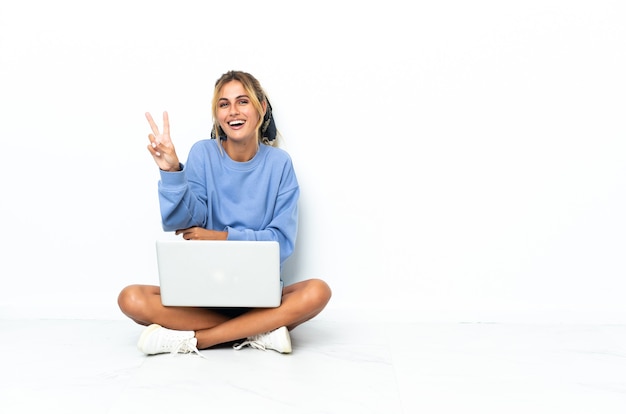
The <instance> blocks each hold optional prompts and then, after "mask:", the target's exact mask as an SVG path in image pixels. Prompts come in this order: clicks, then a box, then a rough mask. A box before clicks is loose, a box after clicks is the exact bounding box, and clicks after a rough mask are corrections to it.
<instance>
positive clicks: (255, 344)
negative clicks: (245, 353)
mask: <svg viewBox="0 0 626 414" xmlns="http://www.w3.org/2000/svg"><path fill="white" fill-rule="evenodd" d="M262 336H263V335H256V336H253V337H251V338H248V339H247V340H245V341H243V342H242V343H240V344H235V345H233V349H234V350H236V351H239V350H240V349H241V348H243V347H244V346H246V345H250V347H252V348H255V349H260V350H262V351H265V350H266V348H265V344H264V343H263V342H261V341H260V339H261V337H262Z"/></svg>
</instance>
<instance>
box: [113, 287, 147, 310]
mask: <svg viewBox="0 0 626 414" xmlns="http://www.w3.org/2000/svg"><path fill="white" fill-rule="evenodd" d="M144 296H145V292H143V289H142V286H140V285H130V286H126V287H125V288H124V289H122V291H121V292H120V294H119V295H118V297H117V304H118V306H119V307H120V309H121V310H122V312H124V314H126V315H128V316H131V315H135V314H136V313H137V312H138V311H139V310H140V309H142V308H143V306H144V305H145V297H144Z"/></svg>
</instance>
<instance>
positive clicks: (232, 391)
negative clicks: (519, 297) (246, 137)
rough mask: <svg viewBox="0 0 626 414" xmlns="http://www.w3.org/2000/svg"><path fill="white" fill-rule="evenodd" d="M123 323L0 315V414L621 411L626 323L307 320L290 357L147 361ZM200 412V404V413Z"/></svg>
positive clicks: (225, 354)
mask: <svg viewBox="0 0 626 414" xmlns="http://www.w3.org/2000/svg"><path fill="white" fill-rule="evenodd" d="M141 330H142V328H141V327H139V326H136V325H134V324H132V323H131V322H130V321H125V320H113V321H102V320H24V321H20V320H0V333H1V336H0V337H1V338H2V340H1V341H0V367H1V372H2V374H1V380H0V413H7V414H13V413H44V412H45V413H63V414H70V413H81V414H82V413H133V414H136V413H170V412H186V413H195V412H205V413H213V412H243V410H246V411H247V412H254V413H342V414H346V413H481V414H487V413H498V414H502V413H506V414H511V413H525V414H526V413H533V414H535V413H550V414H555V413H568V414H575V413H585V414H587V413H601V414H610V413H619V414H623V413H625V412H626V325H571V324H570V325H567V324H563V325H557V324H544V325H523V324H488V323H458V324H457V323H449V324H446V323H441V324H426V323H414V324H389V323H387V324H385V323H379V322H376V323H367V322H365V321H358V320H354V321H346V320H332V319H329V318H319V319H316V320H313V321H310V322H309V323H307V324H305V325H302V326H301V327H299V328H298V329H296V330H295V331H293V332H292V342H293V346H294V352H293V353H292V354H291V355H281V354H278V353H276V352H272V351H267V352H264V351H259V350H255V349H250V348H245V349H244V350H241V351H234V350H232V349H230V348H221V349H213V350H207V351H203V354H204V355H206V357H207V358H208V359H203V358H200V357H198V356H197V355H177V356H170V355H158V356H151V357H146V356H144V355H142V354H140V353H139V351H137V349H136V347H135V344H136V340H137V338H138V336H139V334H140V332H141ZM200 410H202V411H200Z"/></svg>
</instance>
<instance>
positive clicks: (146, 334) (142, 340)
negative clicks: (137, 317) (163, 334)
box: [137, 323, 161, 355]
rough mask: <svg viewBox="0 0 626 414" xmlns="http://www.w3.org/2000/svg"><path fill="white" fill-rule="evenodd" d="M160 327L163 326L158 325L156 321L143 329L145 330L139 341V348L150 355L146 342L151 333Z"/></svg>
mask: <svg viewBox="0 0 626 414" xmlns="http://www.w3.org/2000/svg"><path fill="white" fill-rule="evenodd" d="M160 328H161V325H157V324H156V323H153V324H152V325H150V326H148V327H147V328H146V329H144V330H143V332H142V333H141V336H140V337H139V342H137V348H138V349H139V350H140V351H141V352H143V353H144V354H146V355H149V354H148V353H147V352H146V351H145V350H144V348H143V346H144V344H145V342H146V339H147V338H148V337H149V336H150V334H151V333H152V332H154V331H156V330H157V329H160Z"/></svg>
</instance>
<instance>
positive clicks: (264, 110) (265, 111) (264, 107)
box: [261, 101, 267, 118]
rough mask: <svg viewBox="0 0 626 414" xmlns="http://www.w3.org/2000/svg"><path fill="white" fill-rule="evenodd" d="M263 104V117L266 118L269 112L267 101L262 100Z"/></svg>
mask: <svg viewBox="0 0 626 414" xmlns="http://www.w3.org/2000/svg"><path fill="white" fill-rule="evenodd" d="M261 106H262V107H263V116H262V117H261V118H264V117H265V114H266V113H267V101H263V102H261Z"/></svg>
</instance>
